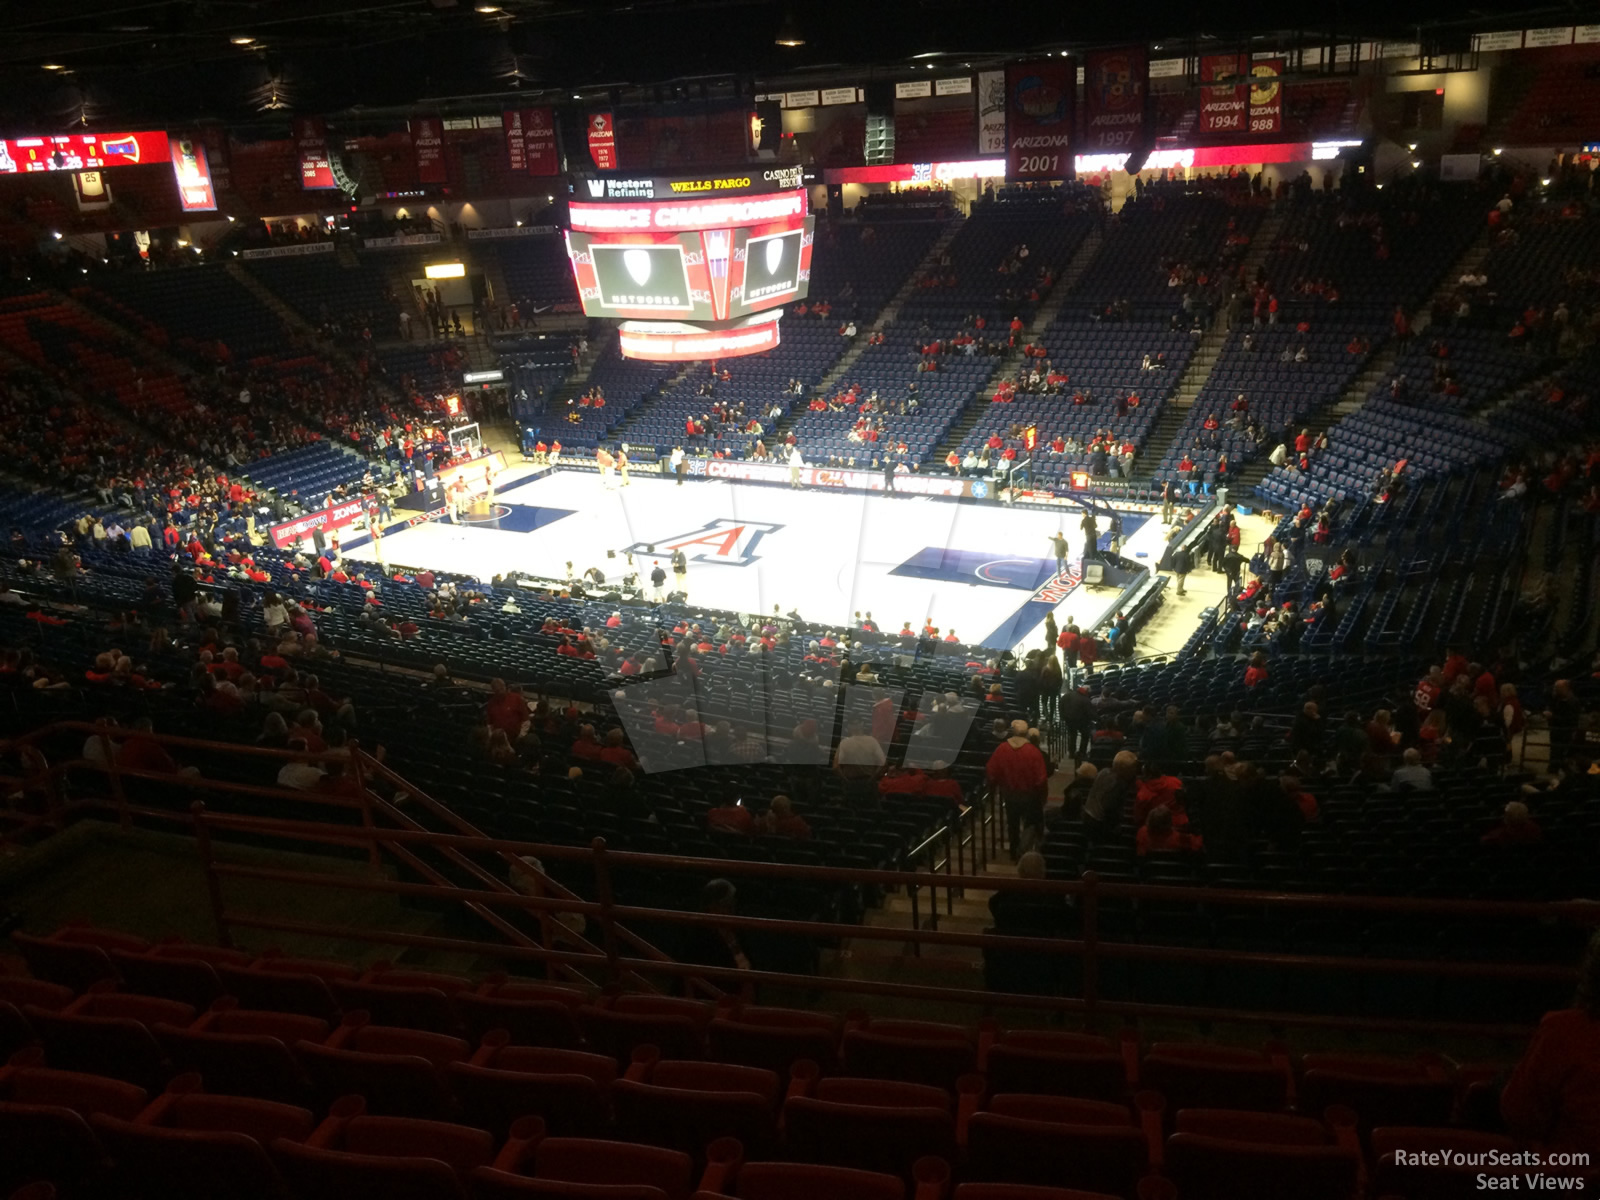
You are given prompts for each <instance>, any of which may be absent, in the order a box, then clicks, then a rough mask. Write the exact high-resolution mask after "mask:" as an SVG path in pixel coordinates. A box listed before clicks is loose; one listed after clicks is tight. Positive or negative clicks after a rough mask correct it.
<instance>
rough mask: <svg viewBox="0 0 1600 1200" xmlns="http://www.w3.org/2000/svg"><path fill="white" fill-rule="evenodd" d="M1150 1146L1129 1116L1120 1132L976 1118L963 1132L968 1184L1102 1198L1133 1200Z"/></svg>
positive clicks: (1112, 1128) (1102, 1127) (985, 1114)
mask: <svg viewBox="0 0 1600 1200" xmlns="http://www.w3.org/2000/svg"><path fill="white" fill-rule="evenodd" d="M1149 1162H1150V1148H1149V1142H1148V1140H1147V1138H1146V1135H1145V1133H1144V1131H1143V1130H1142V1129H1139V1128H1137V1127H1136V1126H1135V1125H1134V1124H1133V1118H1132V1115H1131V1114H1130V1115H1129V1116H1128V1119H1127V1124H1125V1125H1122V1126H1116V1125H1106V1124H1096V1125H1067V1124H1062V1123H1059V1122H1056V1121H1034V1120H1024V1119H1022V1118H1020V1117H1006V1116H1000V1115H998V1114H996V1113H989V1112H980V1113H977V1114H976V1115H974V1116H973V1118H972V1120H971V1122H970V1123H969V1124H968V1126H967V1172H968V1177H969V1178H971V1179H973V1180H980V1181H988V1182H994V1183H1031V1184H1039V1185H1046V1186H1060V1185H1064V1186H1066V1187H1072V1188H1079V1189H1082V1190H1084V1191H1090V1192H1105V1193H1107V1194H1108V1195H1113V1196H1122V1197H1124V1198H1125V1200H1135V1196H1136V1194H1137V1190H1138V1186H1139V1179H1140V1177H1141V1176H1142V1175H1143V1174H1144V1173H1145V1170H1146V1169H1147V1167H1148V1166H1149Z"/></svg>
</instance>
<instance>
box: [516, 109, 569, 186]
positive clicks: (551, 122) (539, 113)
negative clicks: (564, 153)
mask: <svg viewBox="0 0 1600 1200" xmlns="http://www.w3.org/2000/svg"><path fill="white" fill-rule="evenodd" d="M522 136H523V153H524V154H525V155H526V157H527V160H528V174H529V175H534V176H542V175H559V174H561V155H560V153H559V152H558V151H557V149H556V110H555V109H553V108H530V109H527V110H526V111H524V112H523V114H522Z"/></svg>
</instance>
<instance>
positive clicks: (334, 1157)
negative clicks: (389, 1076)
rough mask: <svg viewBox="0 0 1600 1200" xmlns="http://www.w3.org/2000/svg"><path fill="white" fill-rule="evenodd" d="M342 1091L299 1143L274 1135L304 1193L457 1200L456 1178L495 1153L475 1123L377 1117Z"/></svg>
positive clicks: (311, 1198) (341, 1199)
mask: <svg viewBox="0 0 1600 1200" xmlns="http://www.w3.org/2000/svg"><path fill="white" fill-rule="evenodd" d="M365 1107H366V1106H365V1103H364V1102H363V1101H362V1099H361V1098H360V1097H359V1096H345V1097H342V1098H341V1099H340V1100H338V1101H337V1102H336V1103H335V1104H334V1105H333V1106H332V1108H331V1109H330V1110H329V1113H328V1117H327V1119H326V1120H324V1121H323V1122H322V1124H321V1125H319V1126H318V1127H317V1128H316V1130H315V1131H314V1132H313V1133H312V1135H311V1136H310V1137H309V1138H308V1139H307V1140H306V1142H305V1143H304V1144H301V1143H299V1142H295V1141H292V1140H289V1139H284V1138H280V1139H278V1140H277V1141H275V1142H273V1144H272V1154H273V1158H274V1159H275V1160H276V1161H277V1163H278V1166H279V1169H280V1170H281V1171H282V1172H283V1174H284V1176H285V1177H286V1178H288V1179H289V1181H290V1183H291V1185H292V1186H293V1189H294V1191H295V1192H296V1193H297V1194H298V1195H300V1196H301V1197H304V1198H305V1200H349V1198H350V1197H355V1198H357V1200H389V1198H392V1197H396V1196H398V1197H402V1198H403V1200H462V1198H463V1197H465V1196H466V1189H465V1187H464V1186H463V1184H462V1182H461V1178H462V1177H464V1176H465V1175H467V1174H468V1173H470V1172H472V1171H474V1170H476V1169H477V1168H479V1167H483V1166H487V1165H488V1164H489V1163H490V1162H492V1161H493V1159H494V1139H492V1138H491V1137H490V1136H489V1134H487V1133H485V1132H484V1131H483V1130H481V1129H471V1128H468V1127H467V1126H465V1125H454V1124H448V1123H445V1122H440V1121H429V1120H419V1119H412V1118H400V1117H375V1116H369V1115H367V1113H366V1112H365Z"/></svg>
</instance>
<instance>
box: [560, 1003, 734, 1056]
mask: <svg viewBox="0 0 1600 1200" xmlns="http://www.w3.org/2000/svg"><path fill="white" fill-rule="evenodd" d="M576 1016H577V1018H578V1026H579V1028H581V1029H582V1030H583V1036H584V1041H585V1042H586V1044H587V1045H588V1047H589V1049H591V1050H593V1051H595V1052H596V1053H598V1054H609V1055H610V1056H611V1057H612V1058H614V1059H616V1060H617V1062H618V1064H619V1065H621V1066H624V1067H625V1066H626V1065H627V1064H628V1063H630V1062H632V1061H633V1051H634V1048H635V1047H638V1046H654V1047H656V1049H658V1050H659V1051H660V1052H661V1057H662V1058H702V1057H704V1051H705V1026H704V1024H702V1023H700V1022H697V1021H695V1020H693V1019H691V1018H690V1017H688V1016H680V1015H674V1014H666V1015H653V1014H649V1013H632V1012H617V1011H615V1010H613V1009H609V1008H580V1009H577V1010H576Z"/></svg>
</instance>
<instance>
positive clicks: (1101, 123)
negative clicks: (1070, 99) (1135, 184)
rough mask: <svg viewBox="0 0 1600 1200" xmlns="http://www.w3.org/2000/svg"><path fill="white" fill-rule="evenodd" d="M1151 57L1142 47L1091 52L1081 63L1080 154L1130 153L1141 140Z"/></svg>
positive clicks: (1148, 87)
mask: <svg viewBox="0 0 1600 1200" xmlns="http://www.w3.org/2000/svg"><path fill="white" fill-rule="evenodd" d="M1149 93H1150V55H1149V54H1148V53H1147V52H1146V50H1145V48H1144V47H1143V46H1127V47H1125V48H1123V49H1119V50H1091V51H1090V52H1089V53H1088V54H1087V55H1085V56H1084V60H1083V145H1082V146H1081V147H1080V148H1079V149H1078V153H1079V154H1097V153H1104V152H1106V151H1111V150H1131V149H1133V147H1135V146H1137V145H1139V144H1140V143H1142V142H1143V141H1144V109H1145V100H1146V97H1147V96H1148V95H1149Z"/></svg>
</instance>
